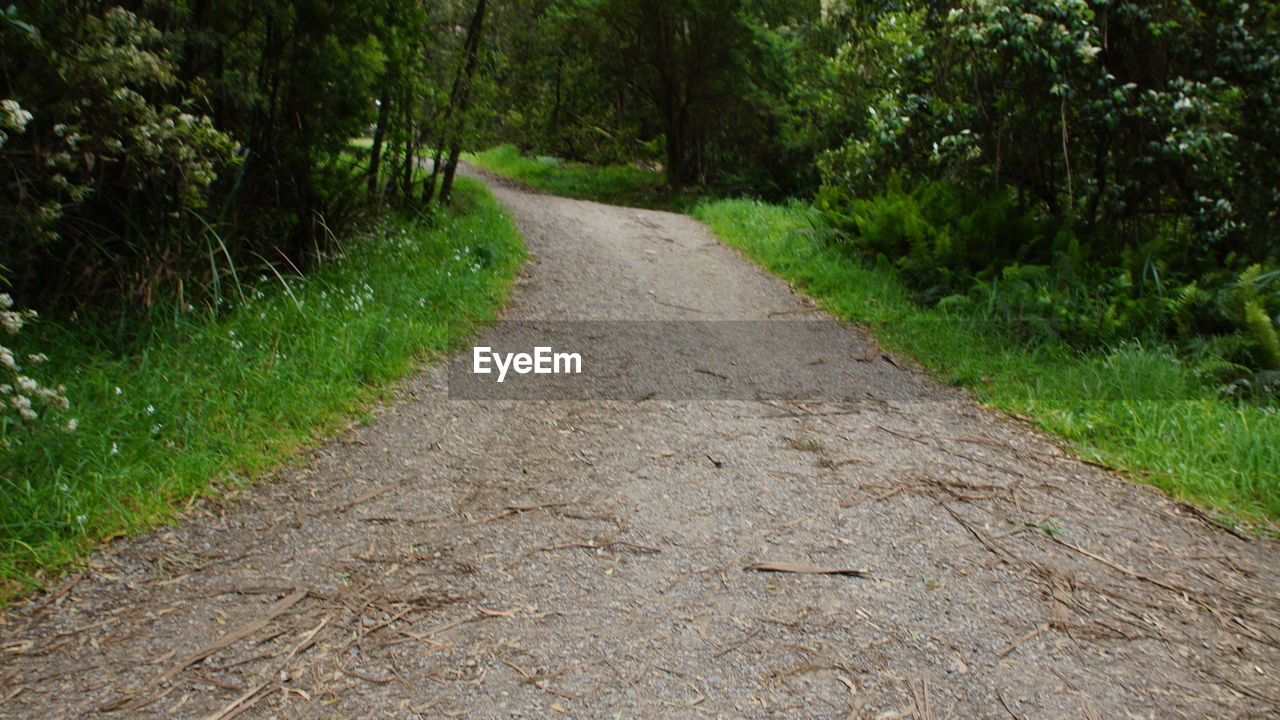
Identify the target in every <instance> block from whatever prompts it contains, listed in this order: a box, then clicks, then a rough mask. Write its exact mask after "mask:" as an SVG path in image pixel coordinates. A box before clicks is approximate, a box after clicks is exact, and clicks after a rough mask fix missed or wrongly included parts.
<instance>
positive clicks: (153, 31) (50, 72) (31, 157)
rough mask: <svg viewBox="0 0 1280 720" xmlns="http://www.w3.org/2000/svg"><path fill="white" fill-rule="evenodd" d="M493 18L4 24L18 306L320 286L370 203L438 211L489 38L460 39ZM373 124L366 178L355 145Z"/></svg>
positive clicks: (10, 256)
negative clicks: (432, 156)
mask: <svg viewBox="0 0 1280 720" xmlns="http://www.w3.org/2000/svg"><path fill="white" fill-rule="evenodd" d="M485 5H486V3H485V2H484V1H483V0H479V2H468V1H465V0H459V1H458V2H446V1H444V0H441V1H439V2H424V1H422V0H397V1H396V2H373V1H372V0H344V1H343V2H320V1H318V0H288V1H281V2H265V3H263V2H244V1H243V0H231V1H229V2H210V0H182V1H180V2H164V3H160V2H154V1H153V0H133V1H126V0H122V1H121V2H118V3H107V4H99V3H87V2H78V1H75V0H60V1H57V2H32V3H22V4H20V5H17V6H12V7H10V8H9V9H8V10H5V11H3V13H2V14H0V68H2V69H3V71H4V72H3V75H2V76H0V169H2V170H3V178H2V179H0V258H3V262H4V264H5V266H6V268H7V272H6V273H5V276H6V277H7V279H8V280H9V281H10V283H11V284H12V292H13V294H14V295H15V296H16V297H17V298H18V299H20V300H22V301H23V302H24V303H25V304H27V305H34V306H52V305H62V306H66V307H72V308H82V309H83V308H95V307H99V308H100V307H117V306H119V305H120V304H122V303H124V302H128V301H133V302H135V303H138V304H140V305H141V306H143V307H151V306H152V305H154V304H155V303H157V302H161V301H176V302H178V303H180V304H183V305H186V304H190V303H197V304H198V303H202V302H210V303H215V304H216V303H217V302H218V301H219V300H221V299H222V297H223V296H225V295H226V291H225V288H226V287H230V286H232V285H234V284H236V283H237V282H238V276H239V275H242V274H245V273H249V272H255V271H259V270H265V269H266V268H267V267H268V266H274V265H278V266H280V267H281V268H284V269H287V270H289V271H291V272H292V271H294V269H298V270H306V269H308V268H309V267H312V266H314V265H315V264H316V263H317V262H318V261H319V260H320V259H321V258H323V257H324V256H325V254H326V253H328V252H330V251H331V250H332V249H333V248H332V241H333V238H334V236H335V232H337V231H339V230H340V229H342V228H343V227H346V226H347V225H348V224H349V223H350V221H351V220H353V219H354V218H355V217H356V216H357V215H358V214H360V212H361V211H362V210H363V208H365V207H367V206H368V204H369V202H370V200H373V201H379V200H388V199H395V198H397V197H410V196H414V195H416V194H419V193H420V192H421V194H423V195H426V196H428V198H430V197H431V196H432V195H434V191H435V185H434V179H433V184H432V185H431V188H430V191H429V192H422V191H420V190H419V189H418V186H417V183H420V182H422V181H421V180H420V179H415V175H414V173H413V170H414V169H415V168H416V158H417V156H418V155H419V151H420V149H421V148H422V147H423V146H424V145H425V144H427V142H428V141H434V142H435V143H436V144H437V145H438V146H441V147H445V148H448V147H449V146H452V145H457V144H458V142H459V141H460V139H461V136H459V135H458V133H457V131H456V128H459V127H463V126H465V124H466V122H468V103H467V102H466V95H467V91H468V90H469V88H470V85H471V83H470V74H472V73H474V71H475V63H474V60H472V62H471V63H467V62H466V60H465V58H466V57H467V53H466V52H465V49H466V48H468V47H476V46H478V43H479V38H480V31H481V26H480V23H479V22H473V30H472V32H470V33H461V34H460V33H456V32H454V27H455V25H456V24H457V23H462V22H465V21H466V19H467V18H473V19H475V18H476V17H477V16H478V17H479V18H480V19H481V20H482V19H483V8H484V7H485ZM470 57H472V58H474V57H475V53H474V52H473V53H471V54H470ZM464 70H465V72H464ZM450 87H452V92H450ZM375 124H376V129H377V133H376V142H375V143H374V145H373V146H372V147H371V148H370V151H369V157H368V158H367V159H368V162H367V163H362V162H358V161H359V160H364V159H365V158H357V157H353V155H352V154H351V153H350V152H348V147H349V143H350V141H351V138H353V137H359V136H362V135H366V134H368V132H369V130H370V128H371V127H374V126H375ZM393 177H394V181H393V179H392V178H393ZM451 181H452V178H451V176H450V177H449V178H447V181H446V184H448V183H451ZM424 190H425V188H424ZM369 191H372V192H369Z"/></svg>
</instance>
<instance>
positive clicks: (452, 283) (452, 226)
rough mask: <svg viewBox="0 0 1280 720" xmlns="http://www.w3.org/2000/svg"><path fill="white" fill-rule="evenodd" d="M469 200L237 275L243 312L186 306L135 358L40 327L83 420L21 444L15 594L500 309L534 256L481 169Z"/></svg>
mask: <svg viewBox="0 0 1280 720" xmlns="http://www.w3.org/2000/svg"><path fill="white" fill-rule="evenodd" d="M456 197H457V200H456V202H455V208H454V209H453V210H452V211H450V212H448V213H445V214H443V215H441V216H439V217H436V218H434V219H433V220H431V221H428V220H426V219H423V218H418V217H410V216H407V215H404V216H397V217H394V218H391V219H388V220H386V221H384V222H383V223H382V224H381V225H379V226H378V227H376V228H375V229H373V230H371V231H370V232H368V233H367V234H364V235H362V236H360V237H357V238H352V239H350V240H348V241H347V242H346V243H345V254H344V256H343V257H341V258H335V259H334V260H332V261H331V262H330V263H329V264H327V265H324V266H322V267H320V268H318V269H317V270H316V271H314V272H313V273H311V274H309V275H307V276H306V277H278V276H276V275H274V274H268V275H267V276H264V277H261V278H252V279H251V278H244V277H241V278H239V282H241V283H243V285H242V286H241V290H240V291H239V293H238V294H237V291H236V289H235V287H234V284H235V283H234V282H233V281H232V279H231V278H228V280H227V282H226V283H224V287H223V292H224V294H231V295H233V296H235V299H234V300H233V302H234V305H235V309H233V310H232V311H230V312H228V313H225V314H224V315H223V316H222V317H220V318H217V319H210V318H209V317H208V316H206V315H201V313H200V312H199V311H198V310H185V311H182V312H174V313H171V314H170V315H168V316H166V317H165V318H163V319H161V320H159V321H157V322H153V323H151V324H150V325H149V326H147V327H148V328H149V329H148V331H147V334H146V336H145V337H144V338H142V339H140V340H137V341H135V342H134V343H132V344H131V346H130V347H128V348H127V349H126V350H125V351H123V352H120V351H116V352H113V353H110V354H108V353H107V352H106V351H105V350H103V349H102V348H104V347H107V346H108V344H107V343H105V342H104V341H103V340H102V338H103V336H104V335H107V334H110V333H112V332H113V331H114V329H104V328H102V327H101V326H100V325H98V324H95V323H90V322H87V321H85V320H80V321H67V322H62V323H54V322H49V321H46V322H41V323H39V324H37V325H34V326H32V327H31V329H30V332H29V333H27V334H28V335H30V336H31V338H34V339H35V340H36V341H38V343H39V348H38V351H40V352H45V353H47V354H48V355H49V356H50V358H51V359H50V361H49V362H48V363H47V364H46V365H42V366H40V370H41V375H42V376H43V377H49V378H53V379H56V380H57V381H59V382H62V383H65V385H66V394H67V396H68V397H69V398H70V400H71V403H72V407H71V409H70V410H69V411H68V412H67V413H66V414H65V416H64V417H62V418H60V420H61V421H62V422H65V421H66V420H67V419H69V418H71V417H74V418H76V419H77V421H78V425H79V428H78V429H77V430H76V431H75V432H72V433H63V432H58V431H53V430H46V431H40V432H35V433H28V434H26V435H21V434H16V433H15V434H11V435H10V436H9V437H8V438H7V439H8V440H9V441H10V442H11V444H12V447H11V448H10V449H9V450H8V451H7V452H4V453H3V454H2V455H0V599H4V598H8V597H12V596H13V595H14V594H16V593H19V592H22V591H24V590H27V589H30V588H32V587H35V586H38V584H39V582H40V578H42V577H46V576H48V575H49V574H50V573H52V572H55V571H56V570H58V569H59V568H64V567H66V566H67V565H68V563H71V562H74V561H75V560H76V559H78V558H79V557H82V555H83V553H84V552H85V551H86V550H87V549H88V548H90V547H92V546H93V544H94V543H96V542H99V541H101V540H103V539H106V538H109V537H112V536H117V535H121V534H127V533H132V532H136V531H138V530H141V529H145V528H147V527H149V526H152V525H154V524H156V523H158V522H163V521H165V520H166V519H169V518H171V517H172V516H173V515H174V513H175V512H176V509H178V508H181V507H182V506H183V504H184V503H185V502H187V501H188V500H189V499H190V498H192V497H195V496H198V495H201V494H205V493H208V492H216V491H217V488H218V487H219V483H229V484H236V483H241V482H245V481H247V480H251V479H253V478H254V477H256V476H259V475H260V474H261V473H263V472H264V471H267V470H269V469H271V468H273V467H275V466H277V465H278V464H279V463H280V462H281V461H283V460H285V459H286V458H288V457H290V456H291V455H292V454H294V453H295V452H296V450H297V449H298V447H299V446H300V445H305V444H307V443H310V442H313V441H315V440H316V439H317V438H319V437H322V436H323V435H325V434H326V433H330V432H332V431H334V430H336V429H338V428H340V427H341V426H342V425H343V423H344V422H345V418H347V417H349V416H350V414H351V413H353V412H357V411H359V410H360V408H362V407H366V406H367V405H368V403H369V402H370V401H371V400H373V399H376V398H377V397H379V396H380V392H382V391H381V390H380V388H385V385H386V383H387V381H389V380H392V379H394V378H396V377H399V376H401V375H403V374H404V373H406V372H407V371H409V370H411V369H412V368H413V367H414V365H415V363H416V362H417V360H418V359H420V358H421V357H422V356H423V355H424V354H433V353H443V352H446V351H448V350H449V349H451V348H454V347H456V346H458V345H459V344H460V343H461V341H462V340H463V338H464V337H465V336H466V335H467V334H468V333H469V332H470V331H471V330H472V329H473V328H474V327H475V325H476V324H477V323H482V322H485V321H488V320H491V319H492V318H494V316H495V313H496V310H497V308H498V307H499V305H500V303H501V301H502V300H503V298H504V297H505V295H506V292H507V289H508V288H509V286H510V283H511V281H512V279H513V278H514V276H515V273H516V271H517V270H518V269H519V266H520V264H521V262H522V261H523V258H524V251H523V248H522V245H521V243H520V239H519V236H518V234H517V233H516V231H515V228H514V227H513V226H512V225H511V223H510V220H509V219H508V218H507V216H506V215H505V214H504V213H503V212H502V210H501V209H499V207H498V206H497V204H496V203H495V202H494V201H493V199H492V197H490V196H489V194H488V192H487V191H486V190H484V188H483V187H482V186H480V185H479V184H478V183H474V182H471V181H467V180H465V179H463V180H461V181H460V182H459V186H458V194H457V196H456ZM229 286H230V287H229ZM27 340H30V338H28V339H27ZM28 350H29V351H31V352H35V351H36V349H34V348H30V349H23V351H24V352H26V351H28Z"/></svg>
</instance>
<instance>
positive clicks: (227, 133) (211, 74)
mask: <svg viewBox="0 0 1280 720" xmlns="http://www.w3.org/2000/svg"><path fill="white" fill-rule="evenodd" d="M486 8H487V3H486V2H483V1H478V2H477V1H473V0H460V1H458V2H441V3H434V2H433V3H423V2H417V1H416V0H400V1H396V2H366V1H364V0H355V1H353V2H338V3H327V4H325V3H321V4H314V3H313V4H306V3H303V4H298V3H289V2H266V3H251V4H245V3H208V2H172V3H121V4H113V3H105V4H101V3H25V4H19V5H16V6H9V7H6V8H3V9H0V67H3V69H4V73H2V74H0V170H3V173H0V328H3V330H4V331H5V332H4V333H3V337H2V339H0V599H4V598H8V597H12V596H13V595H14V594H16V593H20V592H22V591H24V590H26V589H29V588H31V587H36V586H38V585H39V584H40V583H41V582H43V581H45V580H47V579H48V578H50V577H54V576H56V574H57V573H59V572H61V571H64V570H66V569H67V568H68V567H69V563H73V562H74V561H76V560H77V559H78V558H80V557H82V556H83V553H84V552H85V551H87V550H88V549H90V548H91V547H92V545H93V544H94V543H95V542H97V541H100V540H103V539H105V538H109V537H113V536H115V535H119V534H122V533H130V532H134V531H137V530H139V529H142V528H146V527H148V526H150V525H152V524H154V523H156V522H160V521H164V520H165V519H167V518H170V517H172V516H173V515H174V513H175V512H177V511H178V510H179V509H180V508H182V507H183V506H184V505H185V504H186V503H187V502H188V501H189V500H190V499H191V498H194V497H196V496H199V495H201V494H204V493H207V492H216V491H217V488H219V487H223V486H225V485H235V484H239V483H243V482H247V481H250V480H253V479H255V478H256V477H260V476H261V475H262V474H263V473H264V472H266V471H268V470H270V469H271V468H272V467H274V466H275V465H276V464H277V463H279V462H281V461H283V460H285V459H287V458H289V457H291V456H292V455H293V452H294V451H295V450H296V448H297V447H298V446H299V445H301V444H305V443H307V442H311V441H312V440H314V439H316V438H318V437H320V436H322V435H323V434H324V433H326V432H329V431H332V430H334V429H336V428H338V427H339V426H340V425H341V423H343V422H344V418H347V417H349V415H350V414H351V413H353V412H359V411H360V410H361V408H363V407H365V406H366V405H367V403H368V402H369V401H370V400H371V399H372V398H374V397H376V396H378V394H379V393H381V392H383V388H385V386H386V383H387V381H389V380H391V379H392V378H395V377H397V376H399V375H401V374H403V373H404V372H406V371H408V370H409V369H410V368H411V367H412V366H413V364H414V363H415V362H417V361H419V360H420V359H421V358H422V357H424V355H429V354H434V353H441V352H445V351H447V350H448V349H449V348H451V347H454V346H455V345H456V344H457V343H458V342H460V340H461V338H462V337H463V336H464V335H465V334H466V333H467V332H468V331H469V330H470V329H472V328H474V326H475V325H476V324H477V323H480V322H484V321H485V320H487V319H489V318H491V317H493V314H494V313H495V311H496V308H497V307H498V306H499V304H500V302H501V299H502V297H503V295H504V292H505V290H506V288H507V286H508V284H509V282H510V280H511V278H512V276H513V275H514V273H515V271H516V268H517V266H518V265H519V263H520V259H521V257H522V250H521V246H520V243H519V241H518V238H517V236H516V233H515V231H514V229H513V228H512V226H511V224H510V222H509V221H508V220H507V218H506V216H505V215H504V214H503V213H502V212H501V211H500V210H499V209H498V208H497V207H496V206H495V204H494V203H493V201H492V199H491V198H490V197H489V196H488V194H487V192H486V191H485V190H484V189H483V188H482V187H481V186H479V185H477V184H474V183H469V182H465V181H464V180H462V179H458V181H457V184H456V186H455V177H454V170H455V169H456V167H457V161H458V157H459V155H460V153H461V148H462V146H463V144H464V143H466V142H468V138H469V137H471V133H473V132H474V125H475V123H474V120H475V102H474V100H475V98H476V97H477V96H478V95H479V92H480V89H479V88H478V86H481V85H483V83H484V82H485V80H484V78H483V77H482V76H481V73H479V72H477V67H478V66H479V59H480V54H481V53H480V50H481V45H480V40H481V36H482V33H483V28H484V20H485V16H486ZM435 27H457V28H461V30H460V31H459V32H456V33H452V32H451V33H447V34H440V33H436V32H428V31H427V30H426V28H435ZM355 137H365V138H367V140H365V141H360V142H355V143H353V142H352V138H355ZM424 158H433V159H435V160H437V162H435V163H434V164H432V165H431V166H430V168H431V169H430V170H429V171H427V170H424V167H427V166H426V164H425V163H423V162H422V161H423V159H424ZM37 313H38V314H37Z"/></svg>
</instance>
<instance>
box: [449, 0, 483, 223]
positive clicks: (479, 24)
mask: <svg viewBox="0 0 1280 720" xmlns="http://www.w3.org/2000/svg"><path fill="white" fill-rule="evenodd" d="M486 6H487V0H476V9H475V12H473V13H472V14H471V22H470V23H469V24H468V25H467V39H466V42H465V43H464V45H463V47H464V49H465V53H466V62H465V63H464V65H463V67H462V70H461V72H459V73H458V75H457V76H456V77H454V82H453V91H452V92H451V93H449V109H448V112H447V114H446V116H445V126H444V127H445V131H444V134H442V136H441V143H440V147H441V148H443V147H448V148H449V162H448V163H447V164H446V165H445V168H444V181H443V183H442V184H441V185H440V204H441V205H443V204H445V203H447V202H449V193H450V192H451V191H452V190H453V174H454V172H455V171H456V170H457V169H458V155H459V153H460V152H461V150H462V148H461V145H462V141H461V138H460V136H461V135H462V132H461V126H462V124H463V122H465V120H466V113H467V106H468V104H469V103H470V100H471V78H472V76H473V75H475V71H476V61H477V59H478V58H479V56H480V34H481V32H482V31H483V30H484V12H485V8H486ZM452 118H457V120H456V121H454V122H452V123H451V122H450V120H451V119H452ZM446 138H447V143H446ZM438 154H439V153H438V152H437V155H438Z"/></svg>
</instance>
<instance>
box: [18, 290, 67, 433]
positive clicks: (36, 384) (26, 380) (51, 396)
mask: <svg viewBox="0 0 1280 720" xmlns="http://www.w3.org/2000/svg"><path fill="white" fill-rule="evenodd" d="M35 315H36V313H35V311H34V310H15V309H14V305H13V298H12V297H10V296H9V294H8V293H0V327H2V328H4V331H5V333H7V334H9V335H17V334H18V333H19V332H21V330H22V328H23V326H24V325H26V323H27V321H28V320H30V319H32V318H34V317H35ZM46 360H48V358H47V357H45V355H43V354H40V353H35V354H30V355H27V356H26V357H25V358H19V357H18V356H17V354H16V353H14V351H13V350H11V349H10V348H9V347H8V346H6V345H0V441H4V442H7V438H5V437H4V436H5V434H7V433H5V432H4V430H5V428H6V426H7V425H11V424H13V423H15V422H17V423H21V424H23V425H31V424H33V423H35V422H38V421H40V420H41V414H42V413H44V412H46V411H47V410H66V409H67V408H68V407H69V403H68V402H67V396H66V395H65V394H64V393H65V390H64V389H63V387H62V386H61V385H59V386H57V387H56V388H55V387H48V386H45V385H42V384H41V383H40V381H38V380H36V379H34V378H32V377H29V376H28V375H26V374H25V372H24V370H23V367H24V365H27V364H29V365H39V364H40V363H43V362H45V361H46ZM61 427H62V429H64V430H67V431H72V430H75V429H76V421H75V420H74V419H72V420H68V421H67V422H66V423H65V424H63V425H62V426H61Z"/></svg>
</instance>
